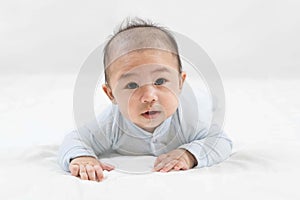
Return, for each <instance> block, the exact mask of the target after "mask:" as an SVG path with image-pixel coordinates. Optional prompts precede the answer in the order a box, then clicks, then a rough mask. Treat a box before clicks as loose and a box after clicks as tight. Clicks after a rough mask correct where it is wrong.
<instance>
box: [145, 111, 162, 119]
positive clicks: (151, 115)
mask: <svg viewBox="0 0 300 200" xmlns="http://www.w3.org/2000/svg"><path fill="white" fill-rule="evenodd" d="M160 113H161V112H160V111H151V110H149V111H146V112H144V113H142V115H143V117H145V118H147V119H153V118H156V117H157V116H158V115H159V114H160Z"/></svg>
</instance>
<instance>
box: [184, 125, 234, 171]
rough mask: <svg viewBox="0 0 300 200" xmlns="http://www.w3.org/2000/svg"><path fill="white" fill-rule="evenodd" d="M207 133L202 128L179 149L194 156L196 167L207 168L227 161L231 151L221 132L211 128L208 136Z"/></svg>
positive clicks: (229, 142) (227, 140) (230, 145)
mask: <svg viewBox="0 0 300 200" xmlns="http://www.w3.org/2000/svg"><path fill="white" fill-rule="evenodd" d="M207 132H208V130H207V129H205V128H203V129H202V130H200V131H199V132H198V133H197V134H195V135H193V136H190V137H188V138H186V140H187V141H192V142H189V143H186V144H184V145H181V146H180V147H179V148H184V149H186V150H188V151H189V152H190V153H192V154H193V155H194V156H195V158H196V160H197V162H198V164H197V166H196V167H208V166H211V165H214V164H217V163H220V162H222V161H224V160H225V159H227V158H228V157H229V156H230V154H231V151H232V142H231V140H230V139H229V138H228V137H227V135H226V134H225V133H224V132H223V131H222V130H221V131H220V130H218V129H217V127H213V128H212V129H211V130H210V133H209V134H207ZM204 135H205V137H203V136H204Z"/></svg>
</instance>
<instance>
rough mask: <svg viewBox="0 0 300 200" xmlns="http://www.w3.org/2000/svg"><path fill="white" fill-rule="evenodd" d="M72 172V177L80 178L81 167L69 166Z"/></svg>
mask: <svg viewBox="0 0 300 200" xmlns="http://www.w3.org/2000/svg"><path fill="white" fill-rule="evenodd" d="M69 169H70V172H71V175H72V176H78V175H79V166H78V165H72V164H70V166H69Z"/></svg>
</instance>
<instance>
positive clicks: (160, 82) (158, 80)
mask: <svg viewBox="0 0 300 200" xmlns="http://www.w3.org/2000/svg"><path fill="white" fill-rule="evenodd" d="M166 81H167V80H166V79H164V78H159V79H157V80H156V81H155V82H154V85H162V84H164V83H165V82H166Z"/></svg>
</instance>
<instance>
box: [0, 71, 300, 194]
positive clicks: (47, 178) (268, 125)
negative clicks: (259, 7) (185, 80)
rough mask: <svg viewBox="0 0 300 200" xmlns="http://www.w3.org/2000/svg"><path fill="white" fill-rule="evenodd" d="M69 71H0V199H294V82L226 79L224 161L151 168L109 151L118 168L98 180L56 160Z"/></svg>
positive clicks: (68, 108) (68, 114) (298, 176)
mask: <svg viewBox="0 0 300 200" xmlns="http://www.w3.org/2000/svg"><path fill="white" fill-rule="evenodd" d="M75 77H76V76H75V75H60V76H52V75H47V76H45V75H36V76H34V75H31V76H24V75H18V76H16V75H14V76H1V79H0V81H1V82H0V89H1V94H3V96H2V97H1V101H0V111H1V112H0V113H1V114H0V121H1V127H0V134H1V141H0V146H1V147H0V161H1V165H0V188H1V192H0V199H30V200H40V199H72V200H76V199H89V200H91V199H187V198H197V199H251V200H252V199H272V200H275V199H300V194H299V189H298V188H299V180H300V173H299V167H300V160H299V158H300V134H299V128H300V125H299V124H300V109H299V108H300V95H299V91H300V80H295V79H293V80H287V79H283V80H280V79H269V80H249V79H229V80H224V87H225V92H226V96H227V103H226V105H227V111H226V124H225V130H226V132H227V133H228V135H229V136H230V137H231V138H232V140H233V142H234V151H233V154H232V156H231V157H230V158H229V159H228V160H226V161H225V162H223V163H221V164H218V165H215V166H212V167H209V168H202V169H192V170H188V171H180V172H170V173H156V172H155V173H154V172H151V168H152V165H153V161H154V159H155V157H151V156H142V157H128V156H127V157H124V156H117V155H115V156H113V157H111V158H105V159H103V160H104V161H106V162H109V163H111V164H114V165H116V170H114V171H111V172H105V177H106V178H105V180H104V181H103V182H100V183H98V182H91V181H82V180H80V179H78V178H75V177H72V176H70V175H69V174H67V173H65V172H63V171H62V170H61V169H60V168H59V166H58V165H57V162H56V155H57V149H58V146H59V144H60V142H61V140H62V138H63V136H64V134H66V133H67V132H69V131H70V130H72V129H73V127H74V125H73V120H72V92H73V91H72V87H73V85H74V82H75ZM98 98H100V99H101V98H102V97H100V96H99V97H98ZM96 99H97V97H96ZM101 105H102V104H99V105H98V106H100V107H101Z"/></svg>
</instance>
